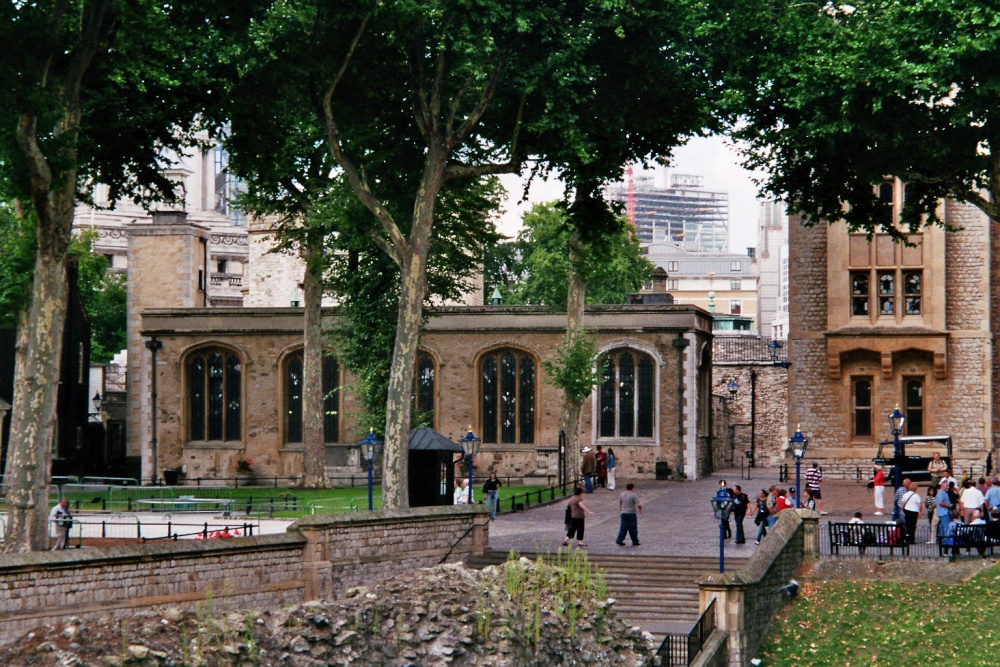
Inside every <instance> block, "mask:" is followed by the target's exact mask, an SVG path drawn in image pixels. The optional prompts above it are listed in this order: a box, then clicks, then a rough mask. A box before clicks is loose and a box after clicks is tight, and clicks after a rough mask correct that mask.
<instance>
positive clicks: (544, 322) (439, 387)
mask: <svg viewBox="0 0 1000 667" xmlns="http://www.w3.org/2000/svg"><path fill="white" fill-rule="evenodd" d="M208 233H209V232H208V230H207V229H206V228H204V227H202V226H200V225H198V224H196V223H192V222H190V221H188V220H187V219H186V216H185V214H184V213H182V212H170V211H164V212H160V213H158V214H155V215H154V216H153V219H152V221H151V222H145V221H143V222H136V223H133V224H132V225H129V249H128V266H129V282H128V290H129V297H128V299H129V301H128V302H129V348H128V366H129V367H128V382H129V387H128V421H129V423H128V445H127V447H128V454H129V456H130V457H132V458H133V459H134V460H136V462H141V469H142V477H143V479H144V480H150V479H152V478H156V479H161V478H162V472H163V470H164V469H167V468H176V467H178V466H183V467H184V471H185V473H186V475H187V476H188V477H190V478H194V477H230V476H232V474H233V471H234V470H235V462H236V459H237V458H238V457H241V456H246V457H249V458H251V459H253V461H254V465H255V468H256V469H257V471H258V472H259V474H261V475H265V476H281V477H289V476H295V475H297V474H299V473H300V472H301V467H302V456H301V452H302V396H301V391H300V389H301V382H302V335H303V334H302V328H303V317H302V310H301V309H300V308H295V307H281V308H267V307H243V308H218V307H212V304H211V303H210V302H209V301H208V300H207V299H206V294H205V281H204V276H205V275H206V268H207V267H206V266H205V263H206V261H207V258H206V253H205V251H204V247H205V239H206V237H207V235H208ZM249 270H250V271H251V272H252V271H253V263H252V262H251V265H250V267H249ZM268 270H271V269H268ZM265 282H266V281H265ZM249 284H250V285H254V284H256V283H255V282H254V278H253V277H252V276H250V277H249ZM286 297H287V295H283V296H282V298H286ZM250 302H252V300H250ZM326 317H328V318H334V317H335V312H334V311H333V310H329V311H327V314H326ZM585 321H586V326H587V327H588V328H589V329H591V330H592V331H593V332H594V333H595V335H596V336H597V339H598V343H599V346H600V350H601V352H602V353H603V355H604V357H603V359H604V364H605V370H606V372H607V380H606V382H605V383H604V384H603V385H602V386H600V387H598V388H597V389H596V390H595V391H594V392H593V394H592V396H591V397H590V398H589V399H588V400H587V402H586V404H585V406H584V409H583V418H582V420H581V422H582V423H581V426H580V443H581V446H585V445H596V444H603V445H604V446H606V447H607V446H610V447H614V449H615V453H616V454H617V458H618V461H619V466H620V468H619V470H620V474H621V475H624V476H627V477H632V478H643V477H646V478H652V477H653V476H654V474H655V472H656V469H657V467H658V466H657V464H660V466H659V467H660V468H661V469H662V464H666V465H667V467H668V468H669V469H670V471H671V472H675V471H683V472H684V473H685V474H686V475H687V477H689V478H695V477H698V476H700V475H703V474H705V473H706V472H707V471H710V469H711V466H712V461H713V458H716V459H717V458H718V457H717V456H715V455H714V454H713V448H717V447H719V446H721V445H720V444H719V443H717V442H716V440H717V438H714V437H713V415H712V320H711V315H710V314H709V313H707V312H705V311H704V310H702V309H700V308H698V307H695V306H681V305H642V304H639V305H628V306H602V307H592V308H588V310H587V315H586V320H585ZM564 334H565V315H561V314H553V313H551V312H549V311H548V310H547V309H544V308H537V307H505V306H468V307H441V308H438V309H435V310H434V311H432V313H431V317H430V320H429V322H428V323H427V325H426V326H425V329H424V333H423V336H422V339H421V346H420V354H419V359H418V368H417V373H416V378H417V379H416V382H415V387H414V401H415V404H416V405H415V407H416V408H417V410H419V411H421V412H427V411H432V412H433V424H430V425H431V426H433V428H435V429H436V430H438V431H440V432H441V433H443V434H444V435H446V436H447V437H449V438H451V439H453V440H456V441H457V440H458V439H459V438H461V436H462V435H464V434H465V432H466V430H467V429H468V428H469V426H471V427H472V430H473V432H474V433H475V434H476V435H477V436H479V437H481V438H482V440H483V446H482V450H481V454H480V456H479V460H478V461H477V466H479V468H480V470H484V471H485V470H495V471H496V472H497V473H498V474H500V475H512V476H518V477H521V476H533V475H538V476H554V475H555V474H556V472H557V466H558V441H559V406H560V399H561V392H560V391H559V390H558V389H556V388H555V387H554V386H552V385H551V384H550V383H549V382H548V380H547V377H546V373H545V370H544V367H543V366H542V362H543V361H544V360H546V359H550V358H552V356H553V354H554V350H555V349H556V347H557V346H558V344H559V343H560V342H561V341H562V339H563V336H564ZM351 384H352V378H351V376H350V373H349V372H348V371H347V370H346V369H344V368H343V367H342V365H341V364H340V363H339V362H338V360H337V356H336V350H330V353H329V355H328V356H327V358H326V361H325V364H324V371H323V386H324V392H325V393H328V394H329V395H328V397H327V399H326V400H327V406H326V415H325V424H324V433H325V438H326V442H327V451H328V457H327V460H328V463H329V464H330V468H331V471H332V472H337V471H338V469H343V470H348V469H349V470H352V471H354V472H357V471H358V470H359V468H358V466H359V465H360V460H359V455H358V454H359V452H358V447H357V443H358V442H359V441H360V440H361V439H362V438H363V437H364V435H365V433H363V432H361V431H360V430H359V429H358V427H357V425H356V424H355V422H354V419H353V417H352V415H353V413H354V412H355V410H356V409H357V405H356V400H355V397H354V395H353V393H352V391H351ZM715 426H718V425H715ZM575 460H576V458H575V457H570V458H569V461H575ZM574 472H575V471H574V470H572V469H571V470H569V473H570V474H572V473H574Z"/></svg>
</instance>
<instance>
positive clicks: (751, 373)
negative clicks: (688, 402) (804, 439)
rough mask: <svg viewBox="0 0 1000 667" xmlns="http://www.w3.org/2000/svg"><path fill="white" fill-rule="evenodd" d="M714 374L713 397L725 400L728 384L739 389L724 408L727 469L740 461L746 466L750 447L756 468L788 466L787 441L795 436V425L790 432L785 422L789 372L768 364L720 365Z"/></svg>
mask: <svg viewBox="0 0 1000 667" xmlns="http://www.w3.org/2000/svg"><path fill="white" fill-rule="evenodd" d="M714 370H715V377H714V378H713V383H714V384H713V394H714V395H716V396H718V397H723V396H725V397H726V398H728V397H729V389H728V384H729V382H730V380H736V384H737V385H738V389H737V392H736V397H735V398H734V399H733V400H732V401H731V402H729V403H728V404H727V412H728V415H727V417H728V419H729V422H728V425H729V427H730V428H731V429H732V461H731V463H730V465H731V466H732V467H734V468H739V467H740V461H741V459H742V460H743V463H744V464H745V463H746V458H745V455H746V452H747V451H748V450H750V449H751V446H752V448H753V450H754V462H755V466H756V467H757V468H773V467H776V466H778V465H780V464H782V463H787V462H788V461H787V459H786V454H787V450H788V437H789V435H790V434H791V433H792V432H794V430H793V429H794V425H792V428H789V425H788V421H787V420H788V371H787V370H786V369H784V368H781V367H780V366H774V365H772V364H770V363H759V362H757V363H740V362H721V361H717V362H716V363H715V368H714ZM716 400H717V401H718V400H720V399H719V398H717V399H716ZM751 417H752V419H751ZM751 424H753V426H751Z"/></svg>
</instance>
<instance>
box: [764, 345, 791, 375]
mask: <svg viewBox="0 0 1000 667" xmlns="http://www.w3.org/2000/svg"><path fill="white" fill-rule="evenodd" d="M767 351H768V353H770V355H771V364H773V365H774V366H781V367H782V368H784V369H785V370H788V368H789V367H790V366H791V365H792V362H790V361H788V360H787V359H782V358H781V341H778V340H772V341H771V342H770V343H768V344H767Z"/></svg>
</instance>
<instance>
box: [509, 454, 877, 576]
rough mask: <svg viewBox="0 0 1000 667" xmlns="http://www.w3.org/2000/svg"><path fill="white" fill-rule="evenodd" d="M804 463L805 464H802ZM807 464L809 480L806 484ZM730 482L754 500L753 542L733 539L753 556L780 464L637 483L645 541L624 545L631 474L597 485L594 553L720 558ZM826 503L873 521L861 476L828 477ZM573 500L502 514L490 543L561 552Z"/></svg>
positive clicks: (732, 550) (590, 519)
mask: <svg viewBox="0 0 1000 667" xmlns="http://www.w3.org/2000/svg"><path fill="white" fill-rule="evenodd" d="M803 468H805V466H803ZM804 473H805V470H804V469H803V480H802V485H803V486H805V479H804V476H805V475H804ZM792 474H793V477H792V479H791V480H790V481H788V482H784V483H783V484H782V486H785V487H791V486H795V478H794V469H793V473H792ZM720 479H725V480H726V481H727V482H728V484H729V486H735V485H737V484H738V485H740V486H742V487H743V492H744V493H746V494H747V495H748V496H750V498H751V507H750V511H749V512H748V514H747V518H746V519H745V521H744V524H743V526H744V529H745V530H746V538H747V542H746V544H743V545H737V544H734V543H733V540H731V539H730V540H727V541H726V553H727V554H731V555H733V556H736V557H741V558H747V557H749V556H750V555H751V554H752V553H753V551H754V549H755V548H756V547H755V545H754V539H755V538H756V535H757V526H755V525H754V523H753V510H754V508H755V507H756V505H755V504H753V499H754V498H755V497H756V496H757V493H758V492H759V491H760V490H761V489H766V488H767V487H769V486H771V485H772V484H777V483H778V472H777V470H776V469H755V470H753V471H752V479H750V480H746V479H743V480H741V479H740V471H739V470H735V471H722V472H719V473H715V474H712V475H709V476H707V477H704V478H702V479H699V480H697V481H695V482H674V481H653V480H639V481H636V482H635V484H636V492H637V493H638V495H639V499H640V501H641V502H642V504H643V509H644V511H643V516H642V518H641V519H639V542H640V543H641V544H640V545H639V546H638V547H633V546H632V545H631V541H630V540H628V539H627V538H626V540H625V544H626V546H624V547H619V546H618V545H616V544H615V542H614V540H615V538H616V537H617V536H618V525H619V514H618V496H619V495H620V494H621V492H622V491H624V490H625V484H626V483H627V482H628V480H627V479H626V480H622V479H619V480H618V489H617V490H616V491H607V490H605V489H595V490H594V493H592V494H589V495H588V494H584V504H585V505H586V506H587V507H588V508H589V509H590V510H592V511H593V512H594V515H587V523H586V534H585V541H586V542H587V551H588V552H590V553H595V554H605V553H616V554H621V553H630V554H636V555H644V556H653V555H656V556H715V557H718V555H719V529H718V524H717V523H716V522H715V518H714V516H713V515H712V507H711V505H710V503H709V501H710V500H711V498H712V496H714V495H715V492H716V490H717V489H718V485H719V480H720ZM821 489H822V491H823V501H824V507H823V509H824V510H826V511H829V515H828V516H824V517H823V519H824V520H827V519H829V520H834V521H846V520H847V519H848V518H850V517H851V516H852V515H853V514H854V512H857V511H861V512H862V513H863V514H864V518H865V520H867V521H873V520H875V519H876V518H877V519H882V518H883V517H874V516H872V513H873V512H874V504H873V500H872V493H871V491H869V490H868V489H866V488H865V485H864V484H860V483H858V482H855V481H842V480H825V481H824V482H823V484H822V485H821ZM885 495H886V500H887V502H888V503H891V502H892V500H891V498H892V489H891V487H887V488H886V492H885ZM565 508H566V503H565V501H559V502H556V503H554V504H551V505H546V506H544V507H537V508H534V509H530V510H528V511H527V512H519V513H516V514H509V513H508V514H500V515H497V518H496V521H494V522H492V523H491V524H490V548H491V549H493V550H497V551H509V550H510V549H516V550H518V551H521V552H528V551H555V550H556V549H558V548H559V546H560V545H561V544H562V540H563V537H565V535H566V532H565V529H564V528H563V517H564V514H565Z"/></svg>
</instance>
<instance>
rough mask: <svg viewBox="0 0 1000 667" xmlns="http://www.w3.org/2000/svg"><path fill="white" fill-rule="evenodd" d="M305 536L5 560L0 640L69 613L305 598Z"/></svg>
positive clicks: (0, 560) (0, 570)
mask: <svg viewBox="0 0 1000 667" xmlns="http://www.w3.org/2000/svg"><path fill="white" fill-rule="evenodd" d="M305 544H306V541H305V540H304V539H303V537H302V536H301V535H299V534H295V533H288V534H285V535H266V536H260V537H247V538H235V539H230V540H207V541H178V542H157V543H150V544H144V545H128V546H122V547H112V548H108V549H101V550H99V551H98V550H91V549H88V550H76V549H67V550H65V551H52V552H41V553H31V554H16V555H6V556H3V557H0V642H6V641H10V640H12V639H14V638H16V637H17V636H19V635H21V634H22V633H24V632H26V631H28V630H30V629H31V628H33V627H35V626H37V625H39V624H42V623H51V622H53V621H57V620H60V619H63V618H65V617H67V616H85V615H87V614H114V615H125V614H128V613H131V612H134V611H139V610H151V609H155V608H158V607H164V606H180V607H185V606H190V605H193V604H194V603H196V602H199V601H202V600H205V599H206V598H207V597H208V596H211V598H212V599H213V600H214V601H215V602H216V603H218V604H219V605H221V606H222V607H223V608H235V607H242V606H255V605H257V606H259V605H265V604H284V603H290V602H297V601H301V600H302V599H304V590H305V589H304V585H303V583H302V556H303V550H304V547H305Z"/></svg>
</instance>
